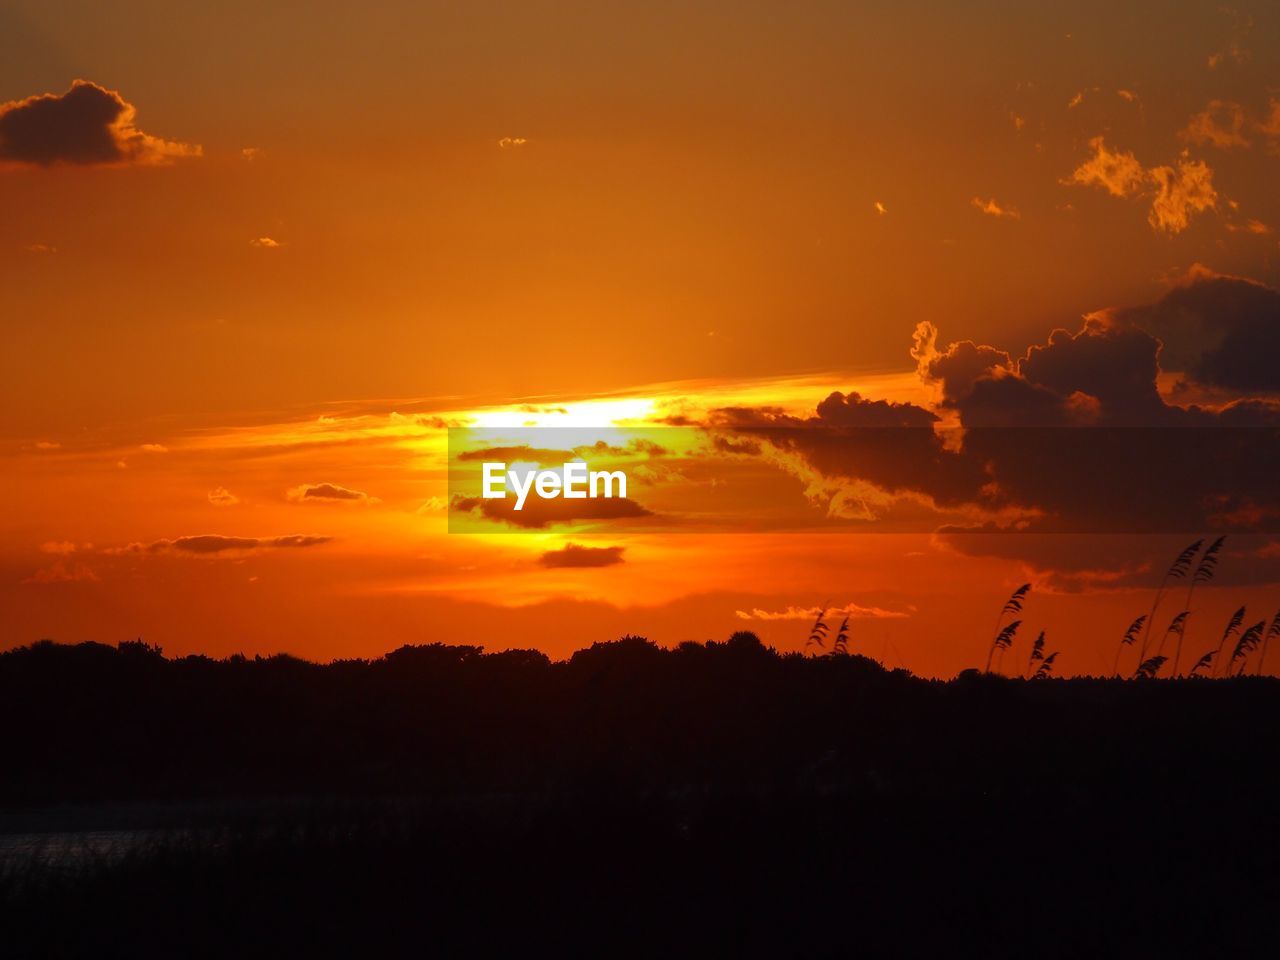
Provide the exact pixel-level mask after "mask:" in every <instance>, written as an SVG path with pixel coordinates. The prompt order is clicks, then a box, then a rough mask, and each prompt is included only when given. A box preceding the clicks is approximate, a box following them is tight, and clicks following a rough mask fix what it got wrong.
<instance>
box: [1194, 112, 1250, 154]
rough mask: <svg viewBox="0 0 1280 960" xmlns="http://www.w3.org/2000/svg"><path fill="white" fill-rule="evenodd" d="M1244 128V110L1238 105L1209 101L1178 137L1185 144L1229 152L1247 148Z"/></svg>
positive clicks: (1247, 143)
mask: <svg viewBox="0 0 1280 960" xmlns="http://www.w3.org/2000/svg"><path fill="white" fill-rule="evenodd" d="M1244 127H1245V118H1244V108H1243V107H1241V106H1240V104H1238V103H1235V102H1234V101H1231V100H1210V101H1209V104H1208V106H1206V107H1205V108H1204V109H1203V110H1201V111H1200V112H1199V113H1197V114H1194V115H1193V116H1192V117H1191V119H1190V120H1189V121H1188V122H1187V125H1186V126H1185V127H1183V129H1182V130H1181V131H1180V132H1179V133H1178V136H1179V137H1180V138H1181V139H1182V140H1184V141H1186V142H1187V143H1195V144H1202V145H1208V146H1214V147H1218V148H1219V149H1222V150H1231V149H1234V148H1236V147H1247V146H1249V141H1248V140H1247V139H1245V136H1244Z"/></svg>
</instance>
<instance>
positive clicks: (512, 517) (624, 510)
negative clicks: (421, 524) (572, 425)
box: [450, 496, 653, 530]
mask: <svg viewBox="0 0 1280 960" xmlns="http://www.w3.org/2000/svg"><path fill="white" fill-rule="evenodd" d="M515 503H516V500H515V497H502V498H493V499H486V498H484V497H458V496H455V497H454V498H453V501H452V502H451V503H450V509H451V510H452V511H453V512H455V513H470V514H473V515H475V516H478V517H482V518H484V519H486V520H493V521H494V522H496V523H506V524H509V525H511V526H513V527H521V528H524V529H526V530H538V529H542V528H543V527H546V526H547V525H548V524H552V523H572V522H574V521H577V520H626V519H637V518H640V517H651V516H653V513H652V512H651V511H649V510H647V509H646V508H644V507H642V506H641V505H640V504H638V503H636V501H634V500H632V499H631V498H630V497H595V498H591V497H587V498H585V499H582V500H566V499H565V498H564V497H556V498H554V499H542V498H540V497H530V498H529V499H528V500H526V501H525V504H524V509H523V510H517V509H515Z"/></svg>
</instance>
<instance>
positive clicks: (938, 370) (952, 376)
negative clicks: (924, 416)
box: [911, 320, 1011, 406]
mask: <svg viewBox="0 0 1280 960" xmlns="http://www.w3.org/2000/svg"><path fill="white" fill-rule="evenodd" d="M912 340H913V345H912V348H911V356H912V358H913V359H914V360H915V361H916V371H917V372H918V374H919V376H920V379H921V380H923V381H924V382H925V383H928V384H933V385H936V386H937V387H939V389H940V390H941V392H942V400H943V404H944V405H945V406H951V405H953V404H954V403H955V401H956V400H957V399H959V398H960V397H962V396H966V395H967V394H969V393H970V392H971V391H972V389H973V385H974V383H975V382H976V381H977V380H978V379H979V378H980V377H989V376H992V375H993V374H995V373H996V371H1007V370H1009V369H1010V363H1011V361H1010V357H1009V354H1007V353H1005V352H1004V351H1003V350H997V349H996V348H995V347H988V346H985V345H979V344H976V343H974V342H973V341H972V340H960V341H957V342H956V343H952V344H950V345H949V346H948V347H947V349H946V350H945V351H939V350H938V347H937V342H938V329H937V327H935V326H934V325H933V324H932V323H930V322H929V321H927V320H923V321H921V322H920V323H918V324H916V329H915V333H914V334H913V335H912Z"/></svg>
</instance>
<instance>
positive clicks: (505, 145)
mask: <svg viewBox="0 0 1280 960" xmlns="http://www.w3.org/2000/svg"><path fill="white" fill-rule="evenodd" d="M528 143H529V141H528V139H526V138H525V137H503V138H502V139H501V140H499V141H498V146H499V147H501V148H502V149H503V150H514V149H515V148H517V147H523V146H527V145H528Z"/></svg>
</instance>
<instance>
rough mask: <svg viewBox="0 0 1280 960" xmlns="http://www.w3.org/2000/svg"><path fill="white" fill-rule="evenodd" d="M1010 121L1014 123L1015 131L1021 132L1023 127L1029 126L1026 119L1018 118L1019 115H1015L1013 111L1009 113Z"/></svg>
mask: <svg viewBox="0 0 1280 960" xmlns="http://www.w3.org/2000/svg"><path fill="white" fill-rule="evenodd" d="M1009 119H1010V120H1012V121H1013V129H1015V130H1021V129H1022V128H1023V127H1025V126H1026V125H1027V121H1026V119H1025V118H1023V117H1020V116H1018V114H1016V113H1014V112H1013V111H1010V112H1009Z"/></svg>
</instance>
